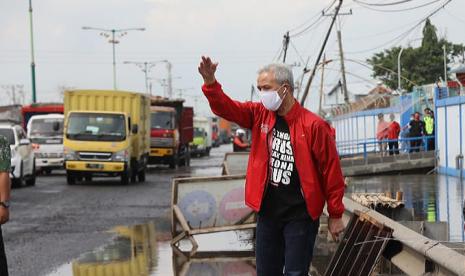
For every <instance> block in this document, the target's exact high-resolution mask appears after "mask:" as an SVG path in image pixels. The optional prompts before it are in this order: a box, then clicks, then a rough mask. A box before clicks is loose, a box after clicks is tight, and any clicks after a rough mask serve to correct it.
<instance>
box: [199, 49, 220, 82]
mask: <svg viewBox="0 0 465 276" xmlns="http://www.w3.org/2000/svg"><path fill="white" fill-rule="evenodd" d="M216 67H218V62H215V63H214V62H212V60H211V59H210V58H209V57H205V56H202V61H201V62H200V65H199V73H200V75H202V78H203V82H204V83H205V84H206V85H209V84H213V83H215V82H216V79H215V72H216Z"/></svg>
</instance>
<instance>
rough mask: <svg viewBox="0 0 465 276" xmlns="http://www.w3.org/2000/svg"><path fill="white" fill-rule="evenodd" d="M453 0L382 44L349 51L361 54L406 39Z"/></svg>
mask: <svg viewBox="0 0 465 276" xmlns="http://www.w3.org/2000/svg"><path fill="white" fill-rule="evenodd" d="M451 1H452V0H447V1H446V2H445V3H444V4H442V5H441V6H439V7H437V8H436V9H435V10H433V11H432V12H430V13H429V14H428V15H427V16H425V17H424V18H423V19H421V20H420V21H418V22H417V23H416V24H415V25H414V26H412V27H411V28H410V29H408V30H407V31H405V32H403V33H401V34H400V35H398V36H396V37H394V38H393V39H391V40H389V41H387V42H384V43H383V44H380V45H378V46H376V47H373V48H370V49H364V50H359V51H352V52H347V53H349V54H359V53H365V52H371V51H373V50H376V49H379V48H382V47H386V46H387V45H391V44H392V43H393V42H396V41H401V40H402V39H404V38H405V37H407V36H408V35H409V34H410V33H411V32H413V31H414V30H415V29H416V28H417V27H419V26H420V25H421V24H422V23H423V22H425V21H426V20H427V19H428V18H430V17H432V16H433V15H435V14H436V13H438V12H439V11H440V10H441V9H443V8H444V7H445V6H446V5H448V4H449V3H450V2H451Z"/></svg>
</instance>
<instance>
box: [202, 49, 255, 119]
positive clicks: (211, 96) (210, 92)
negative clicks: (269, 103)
mask: <svg viewBox="0 0 465 276" xmlns="http://www.w3.org/2000/svg"><path fill="white" fill-rule="evenodd" d="M217 66H218V63H214V62H212V60H211V59H210V58H209V57H204V56H203V57H202V61H201V62H200V65H199V68H198V69H199V73H200V75H202V78H203V81H204V85H203V86H202V91H203V93H204V94H205V96H206V97H207V99H208V102H209V104H210V107H211V109H212V111H213V113H215V114H216V115H218V116H220V117H222V118H224V119H226V120H228V121H232V122H235V123H237V124H238V125H240V126H241V127H244V128H252V125H253V106H254V104H253V103H251V102H246V103H241V102H238V101H234V100H232V99H231V98H230V97H229V96H228V95H226V94H225V93H224V92H223V89H222V88H221V85H220V84H219V83H218V82H217V81H216V78H215V72H216V68H217Z"/></svg>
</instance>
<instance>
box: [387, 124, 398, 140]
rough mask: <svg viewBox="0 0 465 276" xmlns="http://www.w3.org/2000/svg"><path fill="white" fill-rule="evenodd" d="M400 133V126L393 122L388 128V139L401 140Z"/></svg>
mask: <svg viewBox="0 0 465 276" xmlns="http://www.w3.org/2000/svg"><path fill="white" fill-rule="evenodd" d="M399 133H400V125H399V123H398V122H396V121H392V122H391V123H390V124H389V128H388V139H389V140H395V139H398V138H399Z"/></svg>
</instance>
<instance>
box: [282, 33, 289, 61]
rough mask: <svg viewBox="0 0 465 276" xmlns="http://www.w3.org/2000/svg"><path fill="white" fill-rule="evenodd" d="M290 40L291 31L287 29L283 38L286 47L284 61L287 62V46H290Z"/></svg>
mask: <svg viewBox="0 0 465 276" xmlns="http://www.w3.org/2000/svg"><path fill="white" fill-rule="evenodd" d="M289 42H290V37H289V31H287V32H286V34H285V35H284V38H283V49H284V57H283V63H286V57H287V48H288V47H289Z"/></svg>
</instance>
